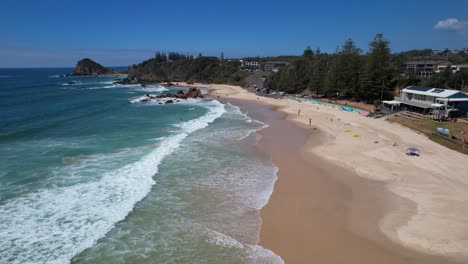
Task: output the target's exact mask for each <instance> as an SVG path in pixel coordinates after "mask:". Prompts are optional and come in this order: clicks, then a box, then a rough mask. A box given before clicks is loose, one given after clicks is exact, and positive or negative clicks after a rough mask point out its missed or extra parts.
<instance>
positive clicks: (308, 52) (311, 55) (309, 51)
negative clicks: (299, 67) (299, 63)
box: [302, 46, 314, 59]
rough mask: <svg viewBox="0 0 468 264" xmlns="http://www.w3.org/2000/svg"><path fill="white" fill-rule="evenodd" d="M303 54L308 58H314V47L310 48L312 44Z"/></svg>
mask: <svg viewBox="0 0 468 264" xmlns="http://www.w3.org/2000/svg"><path fill="white" fill-rule="evenodd" d="M302 56H303V57H304V58H306V59H312V58H314V51H313V50H312V48H310V46H307V48H306V49H305V50H304V53H303V54H302Z"/></svg>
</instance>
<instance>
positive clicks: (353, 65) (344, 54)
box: [338, 39, 362, 98]
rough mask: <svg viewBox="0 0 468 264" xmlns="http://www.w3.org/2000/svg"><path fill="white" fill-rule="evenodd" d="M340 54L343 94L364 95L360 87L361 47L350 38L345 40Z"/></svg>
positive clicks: (350, 95)
mask: <svg viewBox="0 0 468 264" xmlns="http://www.w3.org/2000/svg"><path fill="white" fill-rule="evenodd" d="M340 55H341V56H340V63H339V65H338V72H339V73H340V80H341V82H340V84H341V87H339V88H340V90H341V92H342V94H343V95H344V96H346V97H355V98H359V97H362V94H361V89H360V88H361V84H360V73H361V68H362V62H361V56H360V55H361V49H359V48H357V47H356V44H355V43H354V42H353V40H352V39H348V40H346V41H345V43H344V45H343V47H342V49H341V52H340Z"/></svg>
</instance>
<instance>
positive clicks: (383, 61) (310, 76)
mask: <svg viewBox="0 0 468 264" xmlns="http://www.w3.org/2000/svg"><path fill="white" fill-rule="evenodd" d="M431 52H432V50H414V51H408V52H402V53H396V54H392V53H391V49H390V41H389V40H387V39H385V38H384V36H383V35H382V34H377V35H376V36H375V38H374V39H373V40H372V41H371V42H370V43H369V49H368V51H367V52H366V53H364V52H363V51H362V50H361V49H359V48H358V47H357V46H356V44H355V42H354V41H353V40H352V39H348V40H346V41H345V42H344V44H343V45H342V46H341V47H340V48H339V49H338V50H337V51H336V52H335V53H333V54H327V53H322V52H321V51H320V49H317V50H315V51H313V50H312V49H311V48H310V47H308V48H307V49H305V50H304V53H303V55H302V56H301V57H298V58H297V59H295V60H293V61H292V62H291V63H289V64H288V65H287V66H286V67H284V68H283V69H281V70H280V71H279V72H278V73H276V74H274V75H272V76H271V77H269V78H268V79H267V83H266V86H267V87H270V88H272V89H275V90H283V91H285V92H287V93H304V92H307V93H310V94H313V95H316V96H324V97H328V98H329V97H334V98H337V97H338V98H343V99H351V100H356V101H364V102H366V103H375V104H377V103H378V102H379V101H380V100H382V99H383V100H385V99H391V98H393V96H394V90H395V89H401V88H403V87H405V86H408V85H423V86H433V87H440V88H458V87H461V86H462V83H463V80H468V71H467V70H462V71H459V72H457V73H452V72H451V71H450V70H447V71H445V72H443V73H441V74H435V75H433V76H432V77H431V78H425V79H421V78H419V77H418V76H415V75H414V74H413V73H406V72H405V68H404V63H405V61H406V60H409V59H411V58H415V57H423V56H428V54H431ZM444 52H445V51H444ZM463 54H464V53H463ZM447 58H449V59H450V60H451V61H452V62H454V63H455V62H467V61H468V58H467V56H466V55H461V54H460V55H458V56H452V57H448V56H447Z"/></svg>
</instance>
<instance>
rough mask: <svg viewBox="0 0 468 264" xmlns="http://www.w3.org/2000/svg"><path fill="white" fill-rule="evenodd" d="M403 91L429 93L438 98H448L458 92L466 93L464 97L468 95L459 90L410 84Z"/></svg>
mask: <svg viewBox="0 0 468 264" xmlns="http://www.w3.org/2000/svg"><path fill="white" fill-rule="evenodd" d="M402 91H403V92H406V93H412V94H421V95H428V96H434V97H438V98H448V97H450V96H453V95H455V94H458V93H460V94H463V95H464V96H463V97H468V96H467V95H466V94H464V93H462V92H460V91H458V90H450V89H442V88H433V87H422V86H409V87H407V88H405V89H403V90H402Z"/></svg>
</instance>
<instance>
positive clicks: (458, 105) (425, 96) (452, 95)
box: [382, 86, 468, 114]
mask: <svg viewBox="0 0 468 264" xmlns="http://www.w3.org/2000/svg"><path fill="white" fill-rule="evenodd" d="M382 103H383V104H384V107H386V108H387V109H388V108H389V106H390V107H391V109H392V111H393V110H394V109H402V108H404V109H407V110H409V111H415V112H420V113H424V114H433V113H434V112H435V111H439V112H440V111H444V114H445V113H447V114H450V112H457V113H461V114H464V113H467V112H468V94H466V93H464V92H461V91H458V90H451V89H441V88H433V87H422V86H409V87H406V88H405V89H403V90H401V91H400V96H399V97H395V99H394V100H393V101H383V102H382Z"/></svg>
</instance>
